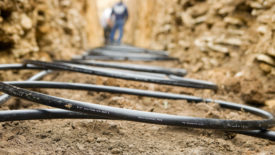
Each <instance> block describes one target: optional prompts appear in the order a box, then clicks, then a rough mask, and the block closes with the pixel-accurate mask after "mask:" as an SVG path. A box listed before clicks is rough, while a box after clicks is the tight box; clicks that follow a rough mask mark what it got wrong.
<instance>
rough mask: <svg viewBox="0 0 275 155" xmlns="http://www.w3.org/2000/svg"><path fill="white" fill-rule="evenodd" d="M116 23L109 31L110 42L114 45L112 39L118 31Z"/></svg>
mask: <svg viewBox="0 0 275 155" xmlns="http://www.w3.org/2000/svg"><path fill="white" fill-rule="evenodd" d="M117 25H118V24H117V22H116V23H115V25H114V26H113V28H112V30H111V34H110V42H111V43H114V38H115V34H116V30H117V29H118V26H117Z"/></svg>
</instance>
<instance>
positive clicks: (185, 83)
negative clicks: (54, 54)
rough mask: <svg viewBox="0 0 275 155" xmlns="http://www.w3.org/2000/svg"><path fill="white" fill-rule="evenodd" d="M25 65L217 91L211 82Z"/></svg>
mask: <svg viewBox="0 0 275 155" xmlns="http://www.w3.org/2000/svg"><path fill="white" fill-rule="evenodd" d="M25 63H26V64H33V65H37V66H40V67H45V68H47V69H55V70H56V69H57V70H67V71H73V72H80V73H85V74H93V75H99V76H105V77H112V78H120V79H125V80H134V81H142V82H150V83H157V84H165V85H173V86H182V87H191V88H200V89H217V86H216V85H215V84H213V83H211V82H206V81H205V82H204V83H202V81H199V80H198V82H199V83H200V84H197V83H198V82H196V81H195V80H188V79H185V80H184V81H179V80H171V79H161V78H150V77H145V76H142V75H136V74H134V75H127V74H123V73H122V74H120V73H118V72H115V71H106V70H105V71H104V70H102V69H98V68H91V67H85V66H80V65H72V64H65V63H56V62H51V63H50V62H43V61H33V60H26V61H25Z"/></svg>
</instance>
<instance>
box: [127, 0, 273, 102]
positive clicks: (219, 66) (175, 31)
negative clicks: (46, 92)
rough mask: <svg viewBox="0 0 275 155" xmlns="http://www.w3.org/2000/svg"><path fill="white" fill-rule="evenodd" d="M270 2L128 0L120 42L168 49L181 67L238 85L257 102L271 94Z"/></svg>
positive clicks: (231, 85)
mask: <svg viewBox="0 0 275 155" xmlns="http://www.w3.org/2000/svg"><path fill="white" fill-rule="evenodd" d="M274 4H275V1H272V0H270V1H256V0H255V1H251V0H241V1H218V2H217V1H211V0H203V1H197V0H191V1H186V0H172V1H171V0H151V1H139V0H132V1H129V2H128V6H129V8H130V9H129V10H130V14H131V16H132V17H133V18H131V19H130V20H129V21H128V25H127V29H126V32H128V33H126V38H125V40H126V41H128V42H129V43H133V44H135V45H137V46H142V47H149V48H156V49H166V50H169V51H170V53H171V54H172V55H173V56H175V57H178V58H179V59H180V62H179V65H180V66H181V67H183V68H186V69H188V70H189V71H191V72H193V73H197V72H208V74H209V76H215V78H214V79H213V80H214V81H215V82H217V83H218V84H219V85H221V86H222V85H226V86H228V87H229V89H231V90H232V89H235V88H234V87H237V86H236V85H239V87H242V89H243V91H238V92H242V93H241V94H240V95H241V96H242V98H243V99H244V100H245V101H246V102H247V103H256V104H258V103H260V104H261V103H264V102H265V101H266V102H268V101H269V100H271V99H274V98H275V97H274V94H270V92H274V91H275V86H274V83H275V53H274V51H275V50H274V49H275V44H274V39H275V36H274V30H273V29H274V22H275V20H274V19H275V18H274V13H275V12H274V8H275V5H274ZM136 6H138V7H136ZM140 8H142V9H140ZM210 74H211V75H210ZM217 76H223V77H222V78H223V80H221V79H219V78H218V79H217ZM208 79H210V77H209V78H208ZM232 80H233V81H234V82H233V81H232ZM232 82H233V83H232ZM248 85H250V86H248ZM247 86H248V87H247ZM259 90H261V91H262V92H259Z"/></svg>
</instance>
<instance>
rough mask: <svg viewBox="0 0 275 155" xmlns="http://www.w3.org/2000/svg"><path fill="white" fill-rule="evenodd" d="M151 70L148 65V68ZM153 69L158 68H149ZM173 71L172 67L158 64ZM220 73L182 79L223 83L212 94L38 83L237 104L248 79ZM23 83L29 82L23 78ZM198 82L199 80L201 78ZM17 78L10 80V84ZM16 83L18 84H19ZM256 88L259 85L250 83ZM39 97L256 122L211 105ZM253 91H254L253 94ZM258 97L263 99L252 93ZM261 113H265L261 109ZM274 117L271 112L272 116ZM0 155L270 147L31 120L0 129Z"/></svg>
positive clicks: (154, 129)
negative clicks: (152, 92) (151, 92)
mask: <svg viewBox="0 0 275 155" xmlns="http://www.w3.org/2000/svg"><path fill="white" fill-rule="evenodd" d="M151 64H152V63H151ZM153 64H155V65H156V64H158V63H153ZM163 64H167V65H166V66H177V62H164V63H163ZM224 74H226V70H225V69H224V70H222V69H220V70H214V71H212V72H211V73H198V74H192V73H191V74H189V75H188V77H197V78H199V79H209V80H212V81H214V82H217V81H220V83H223V85H222V86H221V85H220V87H221V89H220V90H219V91H218V92H213V91H210V90H194V89H190V88H189V89H188V88H181V87H171V86H161V85H155V84H148V83H141V82H132V81H125V80H118V79H111V78H103V77H98V76H91V75H84V74H80V73H70V72H56V73H53V74H52V75H49V76H47V77H45V78H44V80H51V81H66V82H82V83H91V84H104V85H112V86H121V87H130V88H139V89H146V90H156V91H164V92H173V93H181V94H186V93H187V94H191V95H197V96H202V97H211V98H215V99H224V100H227V101H234V102H239V103H242V96H243V94H245V93H246V91H245V90H251V91H253V90H252V88H251V86H250V85H248V84H247V81H248V79H245V78H244V79H243V80H239V81H237V82H236V80H234V78H232V77H230V76H224ZM23 76H25V77H24V78H26V77H27V76H30V74H29V73H25V74H24V75H23ZM202 77H203V78H202ZM17 78H18V77H15V76H14V79H13V80H15V79H17ZM21 79H22V78H21ZM250 82H253V83H257V82H259V80H255V79H254V80H250ZM39 91H41V92H43V93H47V94H51V95H55V96H61V97H64V98H69V99H74V100H80V101H86V102H92V103H97V104H104V105H109V106H115V107H122V108H129V109H137V110H143V111H154V112H161V113H169V114H176V115H187V116H196V117H211V118H226V119H258V118H256V117H255V116H253V115H250V114H245V113H242V112H235V111H229V110H223V109H221V108H219V107H218V106H216V105H212V104H205V103H199V104H194V103H187V102H185V101H173V100H163V99H153V98H149V97H137V96H131V95H121V94H109V93H97V92H91V91H89V92H87V91H71V90H53V89H41V90H39ZM254 91H255V90H254ZM258 92H259V93H264V92H262V91H258ZM165 102H166V103H168V106H167V107H165V106H164V103H165ZM42 107H44V108H45V106H39V105H37V104H35V103H30V102H28V101H24V100H21V99H12V100H11V101H9V102H8V103H7V104H5V105H4V106H2V109H22V108H42ZM264 109H266V110H269V111H271V109H268V108H267V107H264ZM273 112H274V111H273ZM0 128H1V132H0V135H1V136H0V137H1V145H0V148H1V149H0V150H1V153H3V154H4V153H16V154H17V153H19V154H21V153H31V154H182V153H184V154H193V153H195V154H224V153H226V154H229V153H234V154H240V153H242V154H255V153H267V154H272V153H273V152H274V151H275V149H274V144H275V143H274V142H271V141H269V140H263V139H258V138H253V137H249V136H244V135H239V134H232V133H228V132H223V131H214V130H203V129H190V128H184V127H173V126H161V125H152V124H144V123H136V122H128V121H107V120H37V121H15V122H5V123H1V126H0Z"/></svg>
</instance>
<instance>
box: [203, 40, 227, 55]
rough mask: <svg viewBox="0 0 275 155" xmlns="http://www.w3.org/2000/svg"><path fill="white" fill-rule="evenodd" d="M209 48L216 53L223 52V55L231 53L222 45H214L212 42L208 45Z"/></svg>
mask: <svg viewBox="0 0 275 155" xmlns="http://www.w3.org/2000/svg"><path fill="white" fill-rule="evenodd" d="M207 47H208V48H209V49H211V50H214V51H216V52H221V53H228V52H229V50H228V48H226V47H224V46H221V45H214V44H213V43H212V42H209V43H207Z"/></svg>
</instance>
